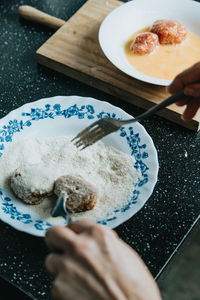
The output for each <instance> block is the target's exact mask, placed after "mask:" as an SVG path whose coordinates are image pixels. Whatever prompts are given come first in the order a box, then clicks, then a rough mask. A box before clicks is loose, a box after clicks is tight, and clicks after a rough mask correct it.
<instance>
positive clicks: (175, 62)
mask: <svg viewBox="0 0 200 300" xmlns="http://www.w3.org/2000/svg"><path fill="white" fill-rule="evenodd" d="M145 31H149V28H144V29H142V30H140V31H138V32H136V33H134V34H133V35H132V36H131V38H130V39H129V40H128V41H127V43H126V45H125V53H126V57H127V59H128V61H129V63H130V64H131V65H132V66H133V67H134V68H135V69H136V70H137V71H139V72H141V73H143V74H145V75H148V76H151V77H155V78H160V79H167V80H173V78H174V77H175V76H176V75H177V74H179V73H180V72H182V71H183V70H185V69H187V68H189V67H190V66H192V65H193V64H194V63H196V62H198V61H200V38H199V37H198V36H197V35H195V34H194V33H192V32H190V31H188V36H187V38H186V40H185V41H183V43H182V44H177V45H160V44H159V45H158V46H157V47H156V49H155V50H154V51H153V52H152V53H151V54H149V55H138V54H134V53H133V52H131V51H130V45H131V43H132V41H133V40H134V39H135V37H136V35H137V34H138V33H141V32H145Z"/></svg>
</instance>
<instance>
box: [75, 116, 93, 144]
mask: <svg viewBox="0 0 200 300" xmlns="http://www.w3.org/2000/svg"><path fill="white" fill-rule="evenodd" d="M98 122H99V120H98V121H96V122H94V123H92V124H91V125H90V126H88V127H86V128H85V129H84V130H82V131H81V132H79V133H78V134H77V135H76V136H75V137H74V138H73V139H72V140H71V142H73V141H75V140H76V139H78V138H79V137H80V136H84V135H86V134H87V133H88V132H90V129H92V128H94V127H95V126H96V125H97V124H98Z"/></svg>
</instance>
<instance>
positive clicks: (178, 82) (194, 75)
mask: <svg viewBox="0 0 200 300" xmlns="http://www.w3.org/2000/svg"><path fill="white" fill-rule="evenodd" d="M198 80H200V63H197V64H195V65H193V66H192V67H191V68H189V69H187V70H185V71H183V72H182V73H180V74H179V75H178V76H176V78H175V79H174V80H173V82H172V83H171V84H170V85H169V86H168V92H169V93H171V94H174V93H177V92H178V91H180V90H181V89H183V88H184V87H185V86H186V85H188V84H191V83H193V82H196V81H198Z"/></svg>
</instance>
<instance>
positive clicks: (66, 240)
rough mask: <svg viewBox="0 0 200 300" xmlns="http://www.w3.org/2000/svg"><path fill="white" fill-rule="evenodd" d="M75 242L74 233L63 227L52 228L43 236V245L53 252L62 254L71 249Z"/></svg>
mask: <svg viewBox="0 0 200 300" xmlns="http://www.w3.org/2000/svg"><path fill="white" fill-rule="evenodd" d="M75 240H76V236H75V233H74V232H73V231H72V230H71V229H69V228H68V227H64V226H53V227H51V228H50V229H49V230H48V231H47V232H46V235H45V243H46V245H47V247H48V248H49V249H50V250H51V251H53V252H64V251H66V250H68V249H71V248H72V245H73V243H74V241H75Z"/></svg>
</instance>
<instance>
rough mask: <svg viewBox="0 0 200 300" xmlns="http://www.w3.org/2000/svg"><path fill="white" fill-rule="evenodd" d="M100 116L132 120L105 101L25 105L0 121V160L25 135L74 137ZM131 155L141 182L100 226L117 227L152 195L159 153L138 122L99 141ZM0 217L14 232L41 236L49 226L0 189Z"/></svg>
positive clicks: (70, 100)
mask: <svg viewBox="0 0 200 300" xmlns="http://www.w3.org/2000/svg"><path fill="white" fill-rule="evenodd" d="M103 117H114V118H121V119H128V118H130V117H132V116H130V115H129V114H127V113H126V112H124V111H123V110H122V109H120V108H118V107H115V106H113V105H111V104H109V103H107V102H103V101H99V100H96V99H93V98H85V97H79V96H57V97H52V98H45V99H41V100H38V101H35V102H31V103H28V104H25V105H23V106H22V107H20V108H18V109H16V110H14V111H12V112H10V113H9V114H8V115H7V116H5V117H4V118H2V119H1V120H0V159H1V157H2V156H3V154H4V152H5V151H6V148H7V147H8V146H9V144H10V143H12V142H14V141H17V140H20V139H24V138H26V137H29V138H30V137H40V136H61V135H62V136H63V135H66V136H75V135H76V134H77V133H78V132H79V131H80V130H82V129H83V128H84V127H86V126H88V125H89V124H91V123H92V122H94V121H95V120H98V119H100V118H103ZM102 141H103V142H104V143H105V144H106V145H112V146H114V147H116V148H117V149H119V150H120V151H123V152H125V153H128V154H130V155H132V156H134V157H135V159H136V164H135V166H133V167H137V168H140V170H141V174H142V176H141V178H140V180H139V182H138V183H137V184H136V185H135V186H133V193H132V198H131V200H130V201H129V202H128V203H127V204H126V206H124V207H121V208H120V209H118V210H116V211H115V212H114V216H113V215H112V217H111V218H109V217H108V218H107V219H105V220H101V221H100V222H99V223H101V224H103V225H105V226H107V227H109V228H115V227H116V226H118V225H120V224H121V223H123V222H125V221H126V220H128V219H129V218H131V217H132V216H133V215H134V214H136V213H137V212H138V211H139V210H140V209H141V208H142V207H143V205H144V204H145V203H146V201H147V200H148V199H149V197H150V195H151V194H152V192H153V189H154V186H155V184H156V181H157V175H158V158H157V151H156V149H155V147H154V144H153V141H152V139H151V137H150V136H149V135H148V133H147V132H146V130H145V129H144V127H143V126H142V125H140V124H139V123H134V125H133V126H124V127H123V128H122V129H121V130H119V131H118V132H116V133H113V134H110V135H108V136H107V137H105V138H104V139H103V140H102ZM0 219H1V220H2V221H4V222H5V223H7V224H9V225H11V226H12V227H14V228H15V229H17V230H20V231H24V232H26V233H29V234H32V235H35V236H44V235H45V232H46V230H47V229H48V228H49V227H51V226H52V224H50V223H48V222H45V220H43V219H42V218H41V217H40V216H39V215H38V214H37V213H36V212H34V211H32V210H30V209H29V208H27V206H26V205H25V204H23V203H22V202H21V201H19V200H18V199H17V198H15V197H14V196H11V194H9V193H7V191H6V190H3V189H2V188H1V187H0Z"/></svg>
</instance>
